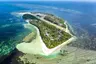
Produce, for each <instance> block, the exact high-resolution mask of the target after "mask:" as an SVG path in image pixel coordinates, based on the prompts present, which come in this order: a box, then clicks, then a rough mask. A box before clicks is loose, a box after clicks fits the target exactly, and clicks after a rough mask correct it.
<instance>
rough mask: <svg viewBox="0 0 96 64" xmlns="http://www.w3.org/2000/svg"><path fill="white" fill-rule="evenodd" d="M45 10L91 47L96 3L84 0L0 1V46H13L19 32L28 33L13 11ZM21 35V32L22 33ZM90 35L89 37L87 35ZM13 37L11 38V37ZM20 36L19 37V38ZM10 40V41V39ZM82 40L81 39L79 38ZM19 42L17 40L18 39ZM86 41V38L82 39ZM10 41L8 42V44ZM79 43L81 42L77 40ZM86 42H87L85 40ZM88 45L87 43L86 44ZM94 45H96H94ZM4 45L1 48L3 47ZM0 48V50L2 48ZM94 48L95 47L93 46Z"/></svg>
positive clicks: (95, 30)
mask: <svg viewBox="0 0 96 64" xmlns="http://www.w3.org/2000/svg"><path fill="white" fill-rule="evenodd" d="M24 11H31V12H46V13H52V14H54V15H57V16H59V17H61V18H63V19H64V20H67V21H68V23H70V24H71V26H72V27H73V29H74V31H75V33H76V35H77V36H78V37H83V39H84V38H85V39H87V41H89V40H90V43H92V44H91V47H93V44H94V43H95V40H96V39H95V38H96V3H89V2H88V3H87V2H86V3H84V2H0V48H1V49H2V48H3V46H10V47H13V46H15V45H16V44H13V45H11V44H12V43H13V42H15V43H17V40H21V39H22V38H23V37H22V38H21V37H20V36H17V35H18V34H19V35H20V34H21V33H24V34H25V33H29V32H30V30H29V32H28V29H25V28H24V26H23V24H24V23H25V22H24V21H23V20H22V18H20V17H17V16H15V15H13V14H12V13H13V12H24ZM22 35H23V34H22ZM89 36H90V37H89ZM12 38H13V39H12ZM19 38H21V39H19ZM11 40H12V41H11ZM81 40H82V39H81ZM18 42H19V41H18ZM83 42H85V43H86V40H85V41H83ZM9 43H10V44H9ZM79 43H80V44H82V43H81V42H80V41H79ZM87 44H88V42H87ZM86 47H88V45H86ZM94 47H96V46H95V45H94ZM5 48H6V47H4V48H3V49H5ZM1 49H0V52H2V50H1ZM94 49H96V48H94Z"/></svg>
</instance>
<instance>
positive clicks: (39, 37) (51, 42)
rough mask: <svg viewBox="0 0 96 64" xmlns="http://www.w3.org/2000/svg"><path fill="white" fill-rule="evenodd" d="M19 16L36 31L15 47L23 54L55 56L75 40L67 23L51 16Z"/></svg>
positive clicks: (41, 14)
mask: <svg viewBox="0 0 96 64" xmlns="http://www.w3.org/2000/svg"><path fill="white" fill-rule="evenodd" d="M19 14H21V15H22V18H23V19H24V20H25V21H27V22H28V25H32V26H33V27H34V28H35V29H36V31H35V33H33V32H32V33H30V34H29V35H28V36H26V37H25V38H24V39H23V43H20V44H18V45H17V46H16V47H17V49H18V50H19V51H21V52H23V53H32V54H40V55H45V56H48V55H52V54H56V53H57V51H60V49H61V48H62V47H63V46H64V45H67V44H68V43H71V42H72V41H74V40H76V37H75V36H74V35H73V34H72V33H71V32H70V30H69V26H68V24H67V22H66V21H65V20H63V19H61V18H59V17H57V16H55V15H53V14H49V13H42V12H25V13H19ZM25 49H26V50H25Z"/></svg>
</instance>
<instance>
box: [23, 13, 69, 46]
mask: <svg viewBox="0 0 96 64" xmlns="http://www.w3.org/2000/svg"><path fill="white" fill-rule="evenodd" d="M29 16H30V14H26V15H24V16H23V18H24V19H26V18H27V17H29ZM31 16H32V15H31ZM32 17H33V16H32ZM28 19H30V18H28ZM30 23H31V24H32V25H35V26H36V27H37V28H38V29H39V31H40V35H41V37H42V40H43V42H44V43H45V45H46V46H47V47H48V48H54V47H56V46H58V45H60V44H62V43H63V42H65V41H66V40H68V39H69V38H70V37H71V35H69V34H68V33H66V32H64V31H62V30H60V29H58V28H56V27H55V26H52V25H50V24H48V23H46V22H44V21H42V20H40V19H37V18H36V17H33V19H32V20H30Z"/></svg>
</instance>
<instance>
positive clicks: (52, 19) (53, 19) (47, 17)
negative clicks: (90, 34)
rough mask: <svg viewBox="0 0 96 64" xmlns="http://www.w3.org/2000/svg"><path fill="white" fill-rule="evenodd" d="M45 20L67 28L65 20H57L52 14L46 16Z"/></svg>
mask: <svg viewBox="0 0 96 64" xmlns="http://www.w3.org/2000/svg"><path fill="white" fill-rule="evenodd" d="M44 19H45V20H47V21H50V22H52V23H54V24H56V25H59V26H61V27H64V28H66V25H65V24H64V20H63V19H61V18H57V17H55V16H54V15H50V14H49V15H46V16H45V17H44Z"/></svg>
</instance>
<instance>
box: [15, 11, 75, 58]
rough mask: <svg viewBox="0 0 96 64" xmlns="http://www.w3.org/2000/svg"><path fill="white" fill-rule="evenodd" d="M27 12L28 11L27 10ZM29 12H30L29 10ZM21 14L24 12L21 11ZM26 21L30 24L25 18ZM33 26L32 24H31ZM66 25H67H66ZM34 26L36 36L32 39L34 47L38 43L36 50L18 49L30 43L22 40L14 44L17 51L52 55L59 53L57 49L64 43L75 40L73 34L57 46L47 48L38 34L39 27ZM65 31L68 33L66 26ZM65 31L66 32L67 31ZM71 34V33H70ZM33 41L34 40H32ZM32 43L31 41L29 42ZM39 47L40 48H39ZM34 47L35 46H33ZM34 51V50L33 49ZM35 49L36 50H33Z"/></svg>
mask: <svg viewBox="0 0 96 64" xmlns="http://www.w3.org/2000/svg"><path fill="white" fill-rule="evenodd" d="M27 13H28V12H27ZM29 13H30V12H29ZM20 14H21V15H22V13H20ZM23 14H26V13H23ZM27 23H28V24H30V23H29V21H28V20H27ZM30 25H32V24H30ZM33 26H34V25H33ZM66 26H67V25H66ZM34 28H35V29H36V30H37V36H36V39H37V40H36V39H34V40H35V44H36V46H35V47H37V46H38V44H39V48H38V47H37V48H36V49H37V50H38V51H37V52H34V53H33V52H30V51H31V50H30V51H26V50H25V51H24V49H23V50H22V49H20V48H21V47H22V46H24V44H25V46H26V45H27V44H30V43H25V42H23V43H20V44H18V45H17V46H16V48H17V49H18V50H19V51H21V52H22V51H23V53H30V54H40V55H44V56H48V55H52V54H57V53H59V51H60V49H61V48H62V47H63V46H65V45H67V44H68V43H70V42H71V41H74V40H76V37H75V36H72V37H71V38H70V39H68V40H67V41H65V42H63V43H62V44H60V45H58V46H56V47H54V48H51V49H49V48H47V47H46V45H45V43H44V42H43V40H42V38H41V36H40V31H39V29H38V28H37V27H36V26H34ZM66 31H68V32H69V33H70V31H69V30H68V27H67V28H66ZM68 32H67V33H68ZM70 34H71V33H70ZM33 42H34V41H33ZM31 43H32V42H31ZM30 45H32V44H30ZM40 48H41V49H40ZM34 49H35V48H34ZM33 51H34V50H33ZM35 51H36V50H35Z"/></svg>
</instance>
